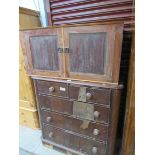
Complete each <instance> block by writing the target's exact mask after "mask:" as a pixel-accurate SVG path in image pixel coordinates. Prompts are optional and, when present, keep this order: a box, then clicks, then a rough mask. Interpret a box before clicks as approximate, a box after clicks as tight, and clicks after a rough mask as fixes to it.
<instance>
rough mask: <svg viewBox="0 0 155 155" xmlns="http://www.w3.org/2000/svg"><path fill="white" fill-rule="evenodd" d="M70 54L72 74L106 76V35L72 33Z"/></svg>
mask: <svg viewBox="0 0 155 155" xmlns="http://www.w3.org/2000/svg"><path fill="white" fill-rule="evenodd" d="M79 45H80V46H79ZM69 52H70V53H71V54H70V71H71V72H81V73H93V74H101V75H102V74H104V63H105V54H106V33H104V32H101V33H78V34H76V33H71V34H70V36H69Z"/></svg>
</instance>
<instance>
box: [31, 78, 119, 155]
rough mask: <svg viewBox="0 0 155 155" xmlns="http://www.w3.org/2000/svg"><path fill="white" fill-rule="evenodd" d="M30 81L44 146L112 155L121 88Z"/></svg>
mask: <svg viewBox="0 0 155 155" xmlns="http://www.w3.org/2000/svg"><path fill="white" fill-rule="evenodd" d="M33 80H34V83H35V89H36V95H37V101H38V108H39V116H40V122H41V127H42V140H43V141H44V142H45V143H50V144H52V145H55V146H58V147H61V148H63V149H65V150H68V151H71V152H73V153H76V154H80V155H81V154H84V155H94V154H97V155H112V153H113V149H114V143H115V135H116V126H117V117H118V109H119V108H118V107H119V101H120V93H121V89H122V86H121V85H118V86H117V85H108V84H107V85H103V86H102V85H99V84H96V85H95V84H93V85H91V84H88V83H86V82H81V83H80V84H79V83H76V82H73V83H74V84H73V83H72V82H68V81H67V80H54V79H53V80H52V79H47V78H41V79H40V78H39V79H38V78H35V77H34V78H33ZM81 96H82V97H81Z"/></svg>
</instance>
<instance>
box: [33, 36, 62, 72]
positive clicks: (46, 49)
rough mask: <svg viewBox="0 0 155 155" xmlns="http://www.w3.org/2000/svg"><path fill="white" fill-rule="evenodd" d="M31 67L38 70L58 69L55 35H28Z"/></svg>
mask: <svg viewBox="0 0 155 155" xmlns="http://www.w3.org/2000/svg"><path fill="white" fill-rule="evenodd" d="M30 46H31V52H32V61H33V68H34V69H39V70H52V71H57V70H59V64H58V52H57V48H58V47H57V36H56V35H51V36H35V37H30Z"/></svg>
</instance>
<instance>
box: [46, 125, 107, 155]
mask: <svg viewBox="0 0 155 155" xmlns="http://www.w3.org/2000/svg"><path fill="white" fill-rule="evenodd" d="M51 132H52V133H53V136H52V137H49V134H50V133H51ZM43 133H44V134H43V138H44V139H47V140H49V141H51V142H54V143H57V144H61V145H62V146H64V147H68V148H72V149H74V150H76V151H78V152H79V154H82V153H83V154H86V155H94V154H93V153H92V148H93V147H94V146H96V147H97V148H98V149H97V154H98V155H105V154H106V153H105V151H106V144H105V142H96V141H94V140H91V139H86V138H84V137H80V136H77V135H74V134H72V133H67V132H66V131H64V130H60V129H57V128H55V127H53V126H49V125H43Z"/></svg>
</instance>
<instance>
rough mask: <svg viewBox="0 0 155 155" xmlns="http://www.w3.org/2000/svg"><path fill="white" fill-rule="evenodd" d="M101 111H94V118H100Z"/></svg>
mask: <svg viewBox="0 0 155 155" xmlns="http://www.w3.org/2000/svg"><path fill="white" fill-rule="evenodd" d="M99 116H100V113H99V112H98V111H94V118H95V119H97V118H99Z"/></svg>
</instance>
